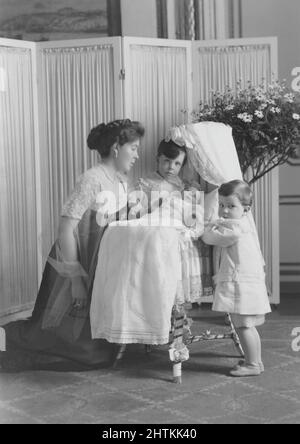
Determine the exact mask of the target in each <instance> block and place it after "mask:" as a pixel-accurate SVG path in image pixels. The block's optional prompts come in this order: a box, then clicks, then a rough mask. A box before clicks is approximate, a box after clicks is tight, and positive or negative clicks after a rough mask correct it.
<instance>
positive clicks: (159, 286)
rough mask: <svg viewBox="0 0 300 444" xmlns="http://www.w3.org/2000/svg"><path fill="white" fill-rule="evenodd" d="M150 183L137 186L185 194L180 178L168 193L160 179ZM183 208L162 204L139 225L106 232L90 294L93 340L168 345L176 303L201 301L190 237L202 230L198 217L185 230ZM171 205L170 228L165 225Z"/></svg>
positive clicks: (126, 224)
mask: <svg viewBox="0 0 300 444" xmlns="http://www.w3.org/2000/svg"><path fill="white" fill-rule="evenodd" d="M154 179H155V180H154V183H153V182H152V178H150V180H149V181H146V182H145V181H144V182H140V184H141V183H144V185H143V187H144V189H146V186H145V183H147V191H149V190H150V189H151V188H153V189H154V188H155V189H157V187H158V188H160V189H161V190H163V191H165V189H166V188H168V189H169V190H170V191H172V190H175V191H182V190H183V189H184V184H183V182H182V181H181V180H180V179H179V178H178V181H177V182H176V183H175V184H171V189H170V188H169V187H170V184H169V183H167V184H166V183H163V182H165V181H163V179H162V178H161V177H160V176H158V177H155V178H154ZM148 185H149V187H148ZM138 188H139V187H138ZM179 201H180V202H179ZM181 204H182V200H181V199H178V200H176V198H175V199H174V200H173V201H170V200H168V199H166V200H165V201H164V202H163V203H162V205H161V206H160V207H159V206H157V208H156V210H154V211H153V212H152V214H150V215H149V214H148V213H147V212H145V214H144V215H142V217H141V218H140V219H139V220H137V219H133V220H130V221H123V222H116V223H113V224H111V225H110V227H109V228H108V229H107V231H106V233H105V235H104V237H103V240H102V243H101V248H100V252H99V258H98V266H97V270H96V275H95V282H94V287H93V294H92V303H91V312H90V316H91V328H92V337H93V339H98V338H102V339H106V340H107V341H108V342H112V343H118V344H131V343H141V344H151V345H158V344H167V343H168V342H169V332H170V327H171V313H172V308H173V306H174V304H175V303H180V304H181V303H184V302H185V301H188V302H191V301H194V300H195V301H197V300H199V298H200V297H201V294H202V285H201V269H200V252H199V250H198V249H197V247H195V246H194V244H193V240H192V238H191V237H190V232H191V233H192V235H193V236H196V235H198V236H201V235H202V233H203V230H204V225H203V222H202V224H201V223H199V221H200V220H201V216H200V217H199V218H198V225H197V227H196V228H195V227H194V228H192V229H190V228H187V227H186V226H185V224H184V223H183V221H182V214H181V210H182V208H183V207H182V205H181ZM171 206H172V207H173V210H174V218H173V222H174V225H172V226H170V225H168V223H166V224H165V223H164V222H165V216H166V215H167V214H168V210H169V209H170V207H171ZM187 206H189V204H188V203H187ZM142 207H143V205H142ZM143 208H145V207H143ZM147 208H148V205H147ZM200 213H201V208H200ZM202 213H203V211H202ZM202 216H203V214H202ZM149 217H151V224H149ZM202 220H203V217H202ZM196 231H197V233H198V234H196Z"/></svg>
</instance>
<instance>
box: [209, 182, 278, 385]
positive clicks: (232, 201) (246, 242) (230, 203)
mask: <svg viewBox="0 0 300 444" xmlns="http://www.w3.org/2000/svg"><path fill="white" fill-rule="evenodd" d="M252 202H253V194H252V191H251V189H250V187H249V185H248V184H246V183H245V182H243V181H239V180H235V181H232V182H229V183H226V184H224V185H222V186H221V187H220V189H219V216H220V219H219V220H218V221H216V222H215V223H212V224H209V225H208V226H207V227H206V229H205V233H204V235H203V240H204V242H205V243H206V244H208V245H214V246H215V247H216V248H215V270H216V275H215V277H214V280H215V285H216V288H215V297H214V304H213V310H214V311H217V312H224V313H230V314H231V317H232V321H233V323H234V325H235V328H236V330H237V333H238V335H239V338H240V341H241V344H242V347H243V349H244V353H245V362H244V363H241V364H239V365H237V366H236V367H235V368H234V369H233V370H232V371H231V372H230V374H231V376H235V377H247V376H258V375H260V374H261V373H263V372H264V365H263V362H262V354H261V339H260V336H259V333H258V331H257V327H258V326H261V325H263V324H264V322H265V315H266V314H267V313H270V312H271V307H270V303H269V298H268V292H267V288H266V283H265V271H264V265H265V264H264V260H263V257H262V253H261V249H260V246H259V243H258V241H257V235H256V232H255V227H253V224H252V223H251V222H250V219H249V218H248V213H249V211H250V209H251V206H252Z"/></svg>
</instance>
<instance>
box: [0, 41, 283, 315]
mask: <svg viewBox="0 0 300 444" xmlns="http://www.w3.org/2000/svg"><path fill="white" fill-rule="evenodd" d="M276 71H277V53H276V39H247V40H245V39H243V40H228V41H213V42H206V41H202V42H190V41H178V40H174V41H173V40H159V39H140V38H126V37H125V38H118V37H116V38H106V39H89V40H76V41H65V42H45V43H36V44H35V43H29V42H19V41H13V40H4V39H0V112H1V115H0V117H1V118H0V125H1V127H0V130H1V133H2V134H3V137H1V141H0V162H1V163H0V168H1V178H0V183H1V200H0V210H1V211H0V238H1V253H0V255H1V265H0V272H1V275H0V278H1V280H0V293H1V301H0V316H1V314H6V313H9V312H15V311H22V310H24V309H26V308H28V307H30V306H32V304H33V302H34V300H35V297H36V293H37V289H38V282H39V279H40V278H41V273H42V267H43V263H44V262H45V259H46V256H47V254H48V251H49V248H50V246H51V243H52V242H53V240H54V238H55V236H56V231H57V226H58V220H59V214H60V210H61V207H62V205H63V202H64V201H65V199H66V198H67V195H68V194H69V192H70V191H71V189H72V188H73V186H74V184H75V181H76V179H77V177H78V176H79V175H80V174H81V173H82V172H83V171H85V170H86V169H87V168H89V167H90V166H91V165H93V164H94V163H95V162H97V161H98V159H97V157H96V156H95V155H94V154H91V153H90V152H89V151H88V149H87V147H86V138H87V135H88V133H89V130H90V129H91V128H92V127H93V126H94V125H96V124H98V123H100V122H103V121H109V120H111V119H114V118H122V117H130V118H133V119H137V120H140V121H142V122H143V123H144V125H145V127H146V130H147V132H146V137H145V139H144V141H143V147H142V151H141V158H140V162H139V165H138V166H137V167H136V169H135V171H134V172H133V177H132V179H136V178H137V177H140V176H143V175H145V174H147V173H148V172H149V171H152V170H153V169H154V168H155V166H156V159H155V158H156V149H157V145H158V142H159V141H160V139H161V138H163V137H164V136H165V134H166V131H167V130H168V128H169V127H170V126H173V125H179V124H182V123H187V122H188V121H189V120H190V119H191V113H192V111H193V110H194V109H196V108H197V105H198V103H199V101H200V100H201V99H204V100H205V99H208V97H209V91H210V90H211V89H216V88H217V89H222V88H223V87H224V86H225V85H226V84H228V83H230V82H232V83H234V82H235V80H236V79H239V78H242V79H243V80H244V81H246V80H248V79H249V80H253V82H254V83H260V80H261V76H264V77H266V78H269V77H270V75H271V73H272V72H274V73H275V74H276ZM256 188H257V199H256V204H255V212H256V219H257V222H258V227H259V230H260V233H261V236H262V242H263V247H264V252H265V255H266V258H267V262H268V269H269V283H270V287H271V289H272V294H273V297H272V302H274V303H278V302H279V268H278V267H279V265H278V264H279V252H278V175H277V173H276V172H275V173H273V174H271V175H269V176H268V177H267V178H265V179H264V180H263V181H261V182H260V184H258V185H257V186H256Z"/></svg>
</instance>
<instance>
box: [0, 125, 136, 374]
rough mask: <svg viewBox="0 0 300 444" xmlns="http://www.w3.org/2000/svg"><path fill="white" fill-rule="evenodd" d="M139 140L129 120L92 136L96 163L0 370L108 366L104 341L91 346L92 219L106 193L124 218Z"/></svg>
mask: <svg viewBox="0 0 300 444" xmlns="http://www.w3.org/2000/svg"><path fill="white" fill-rule="evenodd" d="M143 135H144V129H143V127H142V126H141V125H140V124H139V123H138V122H131V121H130V120H124V121H115V122H111V123H109V124H107V125H105V124H102V125H99V126H98V127H96V128H94V129H93V130H92V131H91V133H90V135H89V138H88V146H89V148H90V149H91V150H96V151H97V152H98V153H99V154H100V156H101V162H100V163H99V164H98V165H97V166H95V167H94V168H92V169H90V170H88V171H87V172H86V173H84V174H83V175H82V176H81V177H80V178H79V181H78V182H77V185H76V187H75V189H74V191H73V193H72V194H71V196H70V197H69V199H68V201H67V203H66V204H65V206H64V208H63V211H62V218H61V223H60V228H59V236H58V239H57V241H56V242H55V244H54V246H53V248H52V250H51V253H50V255H49V257H48V260H47V264H46V267H45V270H44V274H43V280H42V284H41V287H40V290H39V294H38V297H37V301H36V304H35V308H34V311H33V315H32V318H31V319H29V320H26V321H18V322H14V323H11V324H8V325H6V326H5V327H4V329H5V333H6V350H7V351H6V352H4V353H1V367H2V369H4V370H5V369H17V368H20V369H24V368H27V367H30V368H31V367H32V366H36V365H38V363H41V362H47V363H51V362H56V361H57V360H58V358H62V359H63V360H68V361H70V360H71V361H77V362H78V363H82V364H86V365H99V364H104V363H107V362H108V361H109V359H110V351H111V348H110V347H109V346H108V344H107V343H106V342H105V341H93V340H92V338H91V326H90V317H89V311H90V299H91V293H92V290H93V285H94V275H95V270H96V265H97V260H98V251H99V247H100V243H101V240H102V237H103V234H104V232H105V229H106V226H107V224H106V225H105V224H103V223H101V224H100V225H99V220H98V219H97V210H98V207H99V193H101V192H103V191H105V192H107V191H109V192H111V194H109V193H106V196H109V195H111V196H112V197H113V200H114V203H113V204H115V202H119V203H120V208H116V211H118V210H122V208H121V206H122V205H124V208H125V211H124V214H125V216H126V215H127V210H126V209H127V187H126V185H125V182H124V178H123V174H126V173H128V172H129V170H130V169H131V168H132V166H133V164H134V163H135V162H136V160H137V159H138V149H139V145H140V139H141V137H142V136H143ZM122 195H123V196H122ZM116 197H117V199H116ZM114 217H115V215H114ZM107 223H109V220H107Z"/></svg>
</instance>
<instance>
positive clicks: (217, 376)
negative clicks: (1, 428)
mask: <svg viewBox="0 0 300 444" xmlns="http://www.w3.org/2000/svg"><path fill="white" fill-rule="evenodd" d="M296 305H297V309H296V307H294V308H293V309H286V308H285V307H280V309H279V310H277V311H275V312H274V313H273V314H272V315H271V316H270V317H269V319H268V322H267V324H266V325H265V326H264V327H263V328H262V330H261V333H262V338H263V348H264V362H265V366H266V372H265V374H264V375H262V376H260V377H255V378H247V379H233V378H231V377H229V376H228V373H229V370H230V369H231V368H232V367H233V366H234V365H235V364H236V362H237V360H238V355H237V351H236V349H235V347H234V345H233V344H232V343H231V341H216V342H203V343H199V344H195V345H193V346H192V348H191V359H190V361H189V362H187V363H186V364H185V365H184V374H183V384H182V385H181V386H179V385H175V384H172V382H171V379H172V371H171V367H170V364H169V361H168V350H167V348H158V349H154V350H153V353H152V354H151V355H150V356H146V355H145V351H144V349H143V347H137V346H133V347H129V349H128V351H127V352H126V354H125V357H124V360H123V361H122V363H121V365H120V367H119V369H118V370H112V369H105V370H93V371H79V370H78V371H76V372H75V371H71V372H70V371H67V369H64V371H62V370H61V369H60V371H58V369H56V371H53V370H52V371H49V370H47V371H40V372H26V373H19V374H5V373H0V423H2V424H131V423H133V424H138V423H143V424H300V371H299V370H300V352H299V353H297V352H296V351H293V349H292V340H293V337H292V331H293V330H294V329H295V328H297V327H300V307H298V305H300V304H299V302H297V304H296ZM297 310H298V311H297ZM193 318H194V321H195V323H194V326H193V330H194V331H195V332H196V333H200V332H202V330H206V329H211V330H213V331H218V332H219V331H220V332H222V331H224V329H226V327H224V322H223V321H224V319H223V317H219V316H216V314H213V313H211V312H210V311H208V310H205V309H201V310H197V311H194V313H193ZM299 342H300V341H299Z"/></svg>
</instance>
